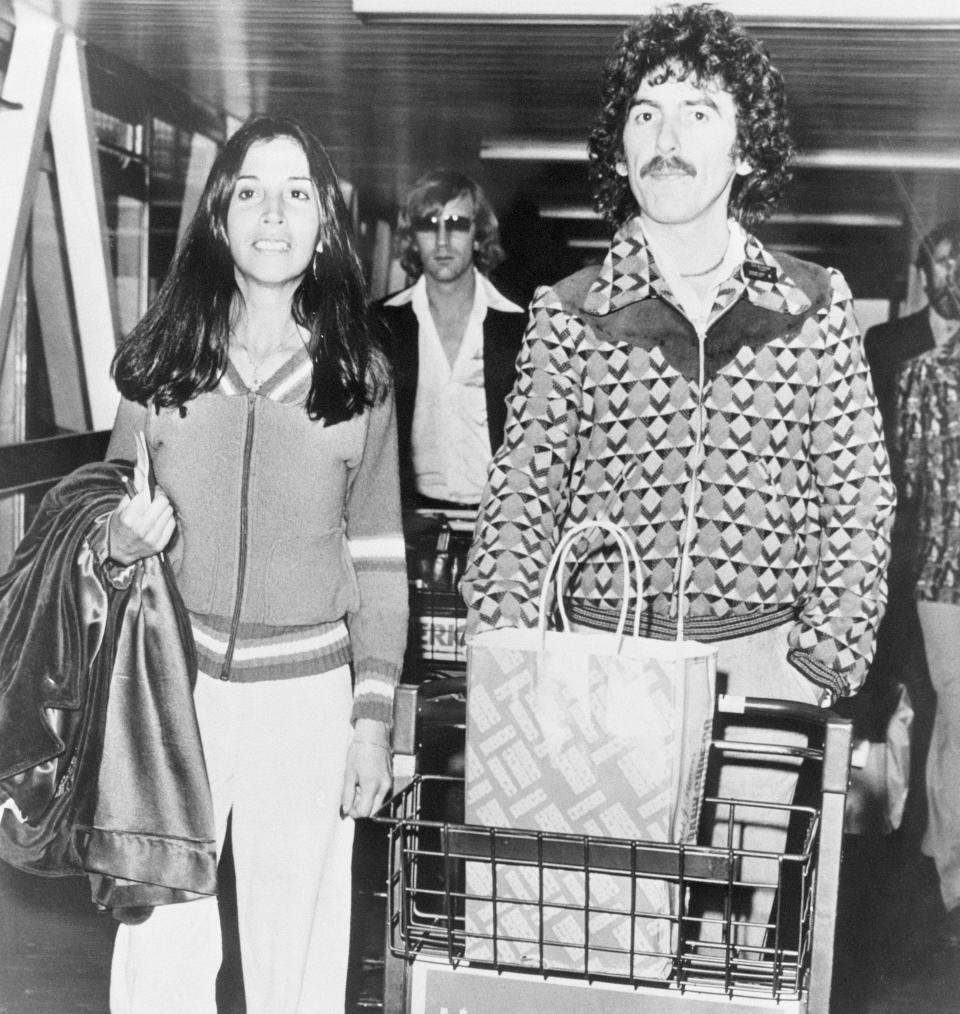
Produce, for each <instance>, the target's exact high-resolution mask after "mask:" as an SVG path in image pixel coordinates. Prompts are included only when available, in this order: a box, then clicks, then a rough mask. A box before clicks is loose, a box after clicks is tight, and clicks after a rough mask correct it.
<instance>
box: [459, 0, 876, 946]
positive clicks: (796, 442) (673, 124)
mask: <svg viewBox="0 0 960 1014" xmlns="http://www.w3.org/2000/svg"><path fill="white" fill-rule="evenodd" d="M791 153H792V145H791V142H790V138H789V135H788V132H787V117H786V112H785V99H784V88H783V81H782V78H781V75H780V73H779V72H778V70H777V69H776V68H775V67H774V66H773V64H772V63H771V62H770V59H769V57H768V55H767V53H766V51H765V50H764V48H763V47H762V45H761V44H760V43H759V42H757V41H756V40H755V39H754V38H752V37H751V36H750V35H748V34H747V33H746V32H745V31H744V30H743V29H741V28H740V27H739V26H738V25H737V24H736V23H735V22H734V20H733V18H732V17H731V16H730V15H729V14H727V13H725V12H722V11H720V10H717V9H715V8H713V7H712V6H710V5H706V4H698V5H694V6H689V7H686V6H680V5H675V6H671V7H668V8H666V9H664V10H661V11H658V12H656V13H654V14H652V15H650V16H648V17H646V18H644V19H643V20H641V21H640V22H639V23H637V24H636V25H634V26H632V27H629V28H627V29H626V30H624V31H623V33H622V34H621V35H620V37H619V39H618V41H617V43H616V45H615V46H614V49H613V51H612V53H611V55H610V57H609V59H608V61H607V63H606V67H605V73H604V78H603V83H602V107H601V111H600V116H599V119H598V122H597V124H596V127H595V129H594V131H593V133H592V135H591V137H590V159H591V171H592V179H593V183H594V188H595V190H594V196H595V203H596V207H597V209H598V210H599V211H600V212H601V213H602V215H603V216H604V217H605V219H606V220H607V221H608V223H609V224H610V225H611V227H612V228H613V229H614V230H615V234H614V236H613V240H612V242H611V246H610V248H609V250H608V252H607V255H606V259H605V260H604V262H603V264H602V265H600V266H595V267H589V268H586V269H584V270H583V271H580V272H579V273H577V274H574V275H572V276H570V277H568V278H566V279H564V280H563V281H561V282H559V283H558V284H557V285H555V286H553V287H549V288H547V287H545V288H541V289H539V290H538V291H537V293H536V294H535V297H534V300H533V303H532V305H531V312H530V321H529V324H528V327H527V332H526V335H525V338H524V345H523V349H522V351H521V354H520V359H519V361H518V365H517V368H518V379H517V383H516V384H515V386H514V388H513V390H512V392H511V394H510V396H509V398H508V415H507V423H506V429H505V437H504V443H503V446H502V447H501V449H500V451H499V452H498V453H497V454H496V455H495V457H494V460H493V462H492V464H491V468H490V472H489V477H488V484H487V487H486V490H485V493H484V497H483V500H482V503H481V508H480V514H479V517H478V522H477V530H476V536H475V539H474V544H473V548H472V550H471V555H470V558H469V560H468V563H467V567H466V569H465V572H464V580H463V591H464V594H465V598H466V601H467V605H468V610H469V613H468V636H472V635H475V634H476V633H478V632H480V631H483V630H488V629H493V628H498V627H511V626H512V627H535V626H536V624H537V612H538V595H539V592H540V586H541V580H542V577H543V574H544V570H545V567H546V564H547V561H548V560H549V558H550V555H551V552H552V550H553V547H554V546H555V544H556V542H557V539H558V537H559V535H560V533H561V531H562V530H563V529H564V528H565V527H566V526H568V525H571V524H575V523H577V522H580V521H584V520H586V519H588V518H591V517H595V516H596V515H598V514H603V515H605V516H607V517H608V518H609V519H610V520H612V521H614V522H616V523H617V524H619V525H621V526H623V527H624V528H625V529H627V530H628V531H629V532H630V533H631V534H632V536H633V538H634V540H635V544H636V547H637V551H638V553H639V555H640V559H641V561H642V563H643V571H644V574H643V577H644V586H643V589H642V596H641V602H640V608H641V610H642V617H641V619H642V624H641V629H642V631H643V633H644V634H646V635H647V636H650V637H656V638H662V639H674V638H677V637H678V627H680V631H681V632H682V635H681V636H685V637H689V638H693V639H696V640H699V641H702V642H711V643H713V644H715V645H716V646H717V647H718V652H719V654H718V660H719V661H718V667H719V669H720V670H721V686H722V687H723V689H725V690H726V691H727V692H728V693H731V694H734V695H741V694H742V695H756V696H762V697H776V698H784V699H790V700H794V701H801V702H807V703H812V704H820V705H828V704H830V703H832V702H833V701H835V700H836V699H837V698H839V697H843V696H849V695H851V694H853V693H855V692H856V690H857V689H858V687H859V686H860V685H861V683H862V681H863V679H864V676H865V674H866V671H867V666H868V664H869V662H870V659H871V656H872V654H873V650H874V638H875V633H876V628H877V625H878V623H879V621H880V617H881V615H882V613H883V609H884V603H885V592H886V589H885V577H884V574H885V570H886V564H887V556H888V541H889V526H890V521H891V517H892V511H893V499H894V494H893V487H892V485H891V481H890V475H889V467H888V461H887V453H886V449H885V445H884V441H883V435H882V431H881V423H880V416H879V412H878V410H877V404H876V399H875V397H874V394H873V388H872V386H871V381H870V375H869V371H868V369H867V364H866V362H865V360H864V356H863V350H862V342H861V336H860V332H859V328H858V326H857V323H856V320H855V317H854V313H853V304H852V300H851V295H850V291H849V289H848V288H847V285H846V282H845V281H844V279H843V278H842V276H841V275H840V274H839V273H838V272H837V271H835V270H833V269H828V268H823V267H820V266H818V265H816V264H811V263H807V262H804V261H800V260H797V259H796V258H793V257H790V256H787V255H786V254H782V253H779V252H776V253H775V252H774V251H772V250H769V249H767V248H766V247H764V245H763V244H762V243H761V242H760V241H759V240H758V239H757V238H756V236H755V235H753V234H752V233H751V232H750V231H749V229H750V228H751V227H752V226H753V225H755V224H756V223H758V222H760V221H761V220H762V219H763V217H764V216H765V215H766V214H767V213H768V212H769V210H770V208H771V207H772V206H773V204H774V202H775V201H776V199H777V197H778V196H779V193H780V191H781V189H782V187H783V185H784V183H785V182H786V181H787V179H788V163H789V160H790V157H791ZM623 588H624V581H623V574H622V568H621V565H620V562H619V553H618V551H617V548H616V546H615V545H612V544H605V545H600V546H595V547H593V549H592V551H590V553H589V555H588V556H587V558H586V559H585V560H584V561H583V563H582V565H581V566H580V567H579V568H578V570H577V572H576V574H575V575H573V576H572V577H571V579H570V581H569V582H568V585H567V593H568V597H569V602H568V607H567V613H568V615H569V616H570V618H571V620H572V621H573V622H575V623H577V624H580V625H582V626H586V627H593V628H602V629H614V628H615V626H616V623H617V619H618V613H619V607H620V602H621V596H622V594H623ZM681 618H682V626H681V625H680V623H679V620H680V619H681ZM728 732H729V734H733V735H738V736H739V735H741V734H742V735H743V736H761V737H762V736H763V735H765V733H764V732H763V731H762V730H754V729H749V728H743V729H736V730H728ZM778 735H780V736H781V738H784V737H783V736H782V734H778ZM762 763H763V762H762V761H760V762H758V761H756V760H754V761H753V762H749V763H746V762H743V758H740V763H736V764H725V765H724V766H723V769H722V771H721V774H720V785H719V794H720V796H724V797H739V798H755V799H756V798H760V799H764V800H766V801H780V802H789V801H790V800H791V799H792V798H793V792H794V787H795V782H796V775H795V770H794V769H793V768H791V767H790V766H789V765H788V764H787V765H781V766H780V767H779V768H772V767H764V766H762ZM768 815H770V811H769V810H767V811H766V812H765V813H764V818H766V817H767V816H768ZM727 823H728V815H726V814H724V813H717V814H715V815H714V835H715V837H714V841H717V842H721V841H726V838H725V834H726V832H727V830H728V828H727ZM735 823H736V826H735V827H734V829H733V834H734V844H736V845H738V846H741V847H744V848H758V849H761V850H766V849H769V850H771V851H779V850H780V849H782V846H783V844H784V841H785V837H784V836H785V831H784V828H783V827H782V821H780V820H779V819H777V817H776V814H774V815H773V816H772V817H771V819H770V820H769V821H766V820H765V819H764V820H761V819H760V818H759V817H757V818H756V819H753V820H750V821H748V822H740V823H737V822H735ZM747 865H750V864H747ZM753 865H754V866H757V865H758V864H753ZM759 867H760V868H754V869H752V870H745V871H744V872H745V873H746V878H747V879H750V877H751V876H756V878H757V880H758V881H761V880H762V881H765V882H767V883H770V882H771V881H772V882H775V881H776V875H777V874H776V869H775V868H772V867H771V864H770V863H767V864H766V866H765V867H764V866H763V863H759ZM773 867H775V864H773ZM770 899H771V892H770V891H768V890H764V891H758V892H752V893H751V896H750V899H748V900H747V901H745V903H744V904H745V909H744V910H743V911H742V912H738V913H735V914H736V915H737V917H738V918H742V919H743V920H744V922H743V923H742V925H743V926H745V925H746V923H747V922H755V923H756V924H757V925H756V927H755V929H756V932H754V933H751V934H742V933H741V934H736V935H737V936H739V937H741V938H746V937H752V939H753V942H757V941H758V939H759V938H760V937H762V934H763V924H764V922H765V920H766V918H767V916H768V914H769V912H770ZM718 926H719V921H718V923H716V924H713V925H712V926H707V925H706V924H705V925H704V927H703V933H704V936H709V935H710V931H711V930H716V929H717V927H718ZM720 928H722V927H720ZM729 935H730V934H728V936H729Z"/></svg>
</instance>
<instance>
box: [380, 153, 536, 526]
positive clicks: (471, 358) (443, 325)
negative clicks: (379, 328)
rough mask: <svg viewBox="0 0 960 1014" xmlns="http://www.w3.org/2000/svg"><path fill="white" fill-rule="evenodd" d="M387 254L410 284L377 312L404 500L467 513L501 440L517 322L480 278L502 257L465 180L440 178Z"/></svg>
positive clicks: (442, 174) (421, 195) (479, 199)
mask: <svg viewBox="0 0 960 1014" xmlns="http://www.w3.org/2000/svg"><path fill="white" fill-rule="evenodd" d="M397 247H398V252H399V256H400V263H401V265H402V266H403V268H404V270H405V271H406V272H407V275H408V276H409V277H412V278H416V279H417V280H416V282H415V283H414V284H413V285H411V286H410V287H409V288H407V289H404V290H403V291H402V292H399V293H397V294H396V295H393V296H390V297H388V298H387V299H386V300H384V301H383V302H382V303H381V305H380V311H381V315H382V317H383V320H384V322H385V323H386V325H387V327H388V329H389V331H390V335H391V338H392V341H391V342H390V345H391V346H392V358H393V363H394V371H395V378H396V398H397V422H398V430H399V438H400V469H401V480H402V488H403V493H404V498H405V502H406V503H407V504H408V505H413V506H422V507H473V506H476V504H477V503H479V501H480V494H481V492H482V490H483V484H484V481H485V480H486V474H487V465H488V464H489V463H490V459H491V457H492V455H493V452H494V451H495V450H496V449H497V448H498V447H499V446H500V444H501V442H502V440H503V424H504V419H505V417H506V406H505V403H504V399H505V398H506V395H507V392H508V391H509V390H510V387H511V386H512V384H513V380H514V376H515V372H514V363H515V361H516V357H517V352H518V351H519V348H520V341H521V338H522V336H523V329H524V325H525V323H526V315H525V313H524V311H523V309H522V308H521V307H519V306H517V305H516V303H513V302H511V301H510V300H509V299H507V298H506V297H505V296H503V295H502V294H501V293H500V292H498V291H497V289H496V288H494V286H493V284H492V283H491V282H490V280H489V278H488V277H487V275H488V274H489V273H490V271H492V270H493V269H494V268H495V267H496V266H497V265H498V264H500V263H501V262H502V260H503V257H504V254H503V250H502V248H501V246H500V235H499V229H498V225H497V217H496V215H495V214H494V211H493V208H492V207H491V206H490V202H489V201H488V200H487V198H486V196H485V194H484V193H483V191H482V190H481V188H480V187H479V185H478V184H477V183H476V182H475V181H474V180H472V179H470V177H468V176H465V175H463V174H462V173H458V172H455V171H452V170H449V169H438V170H434V171H432V172H429V173H427V174H426V175H425V176H422V177H421V178H420V179H419V180H417V182H416V183H415V184H414V185H413V187H412V189H411V190H410V193H409V194H408V195H407V199H406V202H405V204H404V207H403V209H402V211H401V215H400V222H399V226H398V230H397Z"/></svg>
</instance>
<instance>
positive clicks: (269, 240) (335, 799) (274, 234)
mask: <svg viewBox="0 0 960 1014" xmlns="http://www.w3.org/2000/svg"><path fill="white" fill-rule="evenodd" d="M113 374H114V377H115V380H116V383H117V387H118V388H119V390H120V392H121V394H122V395H123V401H122V403H121V406H120V410H119V413H118V416H117V421H116V425H115V427H114V431H113V435H112V438H111V441H110V447H109V450H108V457H111V458H122V459H126V460H131V461H132V460H134V459H135V458H136V457H137V444H138V443H140V442H141V441H140V438H139V434H141V433H142V434H143V438H144V439H143V441H142V444H143V445H145V448H146V451H147V453H148V455H149V459H150V464H151V467H152V477H153V479H154V482H153V483H151V484H150V487H149V488H148V490H147V491H146V492H141V493H138V494H136V495H132V496H130V497H128V498H125V499H124V500H123V501H121V503H120V506H119V507H118V508H117V510H116V511H115V512H114V513H113V514H112V515H111V516H110V518H109V522H108V523H107V525H106V527H105V536H106V537H105V539H104V546H105V549H104V553H103V569H104V571H105V573H106V574H107V575H108V576H109V577H110V579H111V580H112V581H114V582H115V583H117V582H122V581H123V580H125V577H126V574H127V573H128V572H129V570H130V568H131V567H132V565H133V564H135V562H136V561H137V560H138V559H141V558H143V557H146V556H150V555H152V554H154V553H159V552H166V553H167V554H168V558H169V559H170V562H171V564H172V565H173V569H174V572H175V574H176V576H177V584H178V587H179V590H180V592H181V594H182V596H183V599H184V602H185V604H186V606H187V608H188V610H189V613H190V617H191V622H192V629H193V636H194V640H195V642H196V649H197V659H198V670H199V671H198V676H197V683H196V689H195V693H194V701H195V706H196V711H197V718H198V722H199V726H200V733H201V739H202V742H203V748H204V756H205V761H206V766H207V773H208V778H209V782H210V787H211V794H212V797H213V804H214V816H215V819H216V824H217V832H218V843H220V844H222V842H223V839H224V835H225V833H226V827H227V821H228V819H229V820H230V822H231V829H232V830H231V835H232V843H233V853H234V863H235V868H236V880H237V901H238V909H239V925H240V944H241V952H242V966H243V975H244V986H245V990H246V998H247V1009H248V1010H250V1011H256V1012H258V1014H266V1012H283V1014H293V1012H304V1014H305V1012H308V1011H309V1012H310V1014H315V1012H318V1011H342V1010H343V1003H344V1000H343V995H344V984H345V978H346V964H347V948H348V943H349V936H350V934H349V917H350V909H349V905H350V857H351V845H352V820H350V819H349V818H353V817H365V816H368V815H369V814H370V813H371V812H372V811H373V810H374V808H375V807H376V806H377V805H379V803H380V801H382V799H383V797H384V795H385V794H386V792H387V790H388V788H389V784H390V754H389V745H388V743H389V738H388V735H389V723H390V720H391V715H392V697H393V687H394V685H395V683H396V680H397V677H398V675H399V671H400V665H401V662H402V656H403V646H404V640H405V634H406V610H407V604H406V603H407V599H406V594H407V593H406V576H405V569H404V553H403V540H402V535H401V523H400V507H399V489H398V477H397V459H396V423H395V418H394V407H393V395H392V391H391V388H390V382H389V374H388V370H387V368H386V365H385V360H384V358H383V355H382V353H381V351H380V349H379V347H378V344H377V341H376V339H375V336H374V333H373V331H372V329H371V327H370V324H369V317H368V305H367V296H366V290H365V286H364V282H363V276H362V273H361V268H360V263H359V261H358V258H357V255H356V252H355V250H354V247H353V243H352V241H351V237H350V227H349V219H348V216H347V211H346V208H345V206H344V202H343V199H342V197H341V193H340V188H339V184H338V182H337V178H336V176H335V174H334V171H333V168H332V166H331V165H330V162H329V160H328V158H327V155H326V153H325V152H324V150H323V148H322V147H321V145H320V144H319V142H318V141H317V140H316V139H315V138H313V137H312V136H311V135H310V134H309V133H308V132H306V131H305V130H304V129H303V128H302V127H301V126H300V125H299V124H297V123H296V122H294V121H291V120H287V119H275V118H258V119H255V120H252V121H250V122H249V123H247V124H246V125H244V126H243V127H242V128H241V129H240V130H239V131H237V132H236V133H235V134H234V135H233V136H232V137H231V138H230V139H229V141H228V142H227V143H226V145H225V147H224V149H223V151H222V152H221V154H220V156H219V157H218V159H217V160H216V163H215V165H214V167H213V169H212V171H211V173H210V177H209V179H208V180H207V184H206V187H205V189H204V192H203V195H202V197H201V200H200V205H199V208H198V210H197V212H196V214H195V216H194V219H193V222H192V224H191V226H190V229H189V231H188V233H187V235H186V237H185V240H184V243H183V245H182V247H181V250H180V252H179V254H178V256H177V258H176V261H175V263H174V265H173V267H172V269H171V271H170V274H169V276H168V278H167V280H166V281H165V283H164V285H163V287H162V289H161V291H160V293H159V295H158V297H157V299H156V301H155V303H154V304H153V306H152V308H151V309H150V311H149V312H148V313H147V314H146V316H145V317H144V318H143V320H142V321H141V322H140V324H139V325H138V326H137V327H136V328H135V329H134V330H133V332H132V333H131V334H130V335H129V337H128V338H127V339H126V340H125V341H124V342H123V343H122V345H121V346H120V348H119V349H118V351H117V354H116V357H115V360H114V364H113ZM141 457H143V451H142V450H141ZM351 667H352V673H351ZM351 677H352V678H351ZM220 960H221V946H220V932H219V920H218V913H217V908H216V905H215V903H214V902H213V901H212V900H211V901H193V902H189V903H186V904H179V905H166V906H162V907H160V908H157V909H156V910H154V911H153V912H152V914H150V915H149V917H148V918H146V919H145V920H144V921H143V922H142V923H140V924H125V925H122V926H121V927H120V930H119V932H118V936H117V943H116V948H115V953H114V964H113V975H112V982H111V1010H112V1011H113V1014H121V1012H130V1014H144V1012H154V1011H155V1012H158V1014H159V1012H163V1014H170V1012H171V1011H184V1012H187V1011H189V1012H190V1014H203V1012H207V1011H209V1012H211V1014H212V1012H215V1010H216V1003H215V980H216V975H217V971H218V968H219V965H220Z"/></svg>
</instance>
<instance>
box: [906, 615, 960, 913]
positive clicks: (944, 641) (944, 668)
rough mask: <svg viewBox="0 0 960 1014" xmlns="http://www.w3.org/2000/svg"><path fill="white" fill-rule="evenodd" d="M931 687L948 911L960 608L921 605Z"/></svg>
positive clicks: (935, 840) (936, 806)
mask: <svg viewBox="0 0 960 1014" xmlns="http://www.w3.org/2000/svg"><path fill="white" fill-rule="evenodd" d="M917 615H918V616H919V618H920V629H921V631H922V632H923V650H924V653H925V654H926V657H927V669H928V670H929V672H930V682H931V683H932V684H933V689H934V691H935V692H936V695H937V704H936V709H935V711H934V715H933V731H932V732H931V735H930V751H929V753H928V754H927V829H926V833H925V834H924V837H923V851H924V852H925V853H926V855H928V856H932V857H933V861H934V863H935V864H936V867H937V875H938V876H939V878H940V894H941V896H942V897H943V904H944V906H945V907H946V909H947V911H948V912H949V911H952V910H953V909H955V908H957V907H958V906H960V606H955V605H952V604H950V603H949V602H918V603H917Z"/></svg>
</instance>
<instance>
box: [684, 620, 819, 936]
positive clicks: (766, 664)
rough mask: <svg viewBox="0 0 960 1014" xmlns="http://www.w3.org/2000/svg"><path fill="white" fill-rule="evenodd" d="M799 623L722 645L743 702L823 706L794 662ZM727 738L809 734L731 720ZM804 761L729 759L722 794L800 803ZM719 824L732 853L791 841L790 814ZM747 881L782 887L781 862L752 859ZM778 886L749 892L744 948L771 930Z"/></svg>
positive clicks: (717, 830) (732, 687) (764, 811)
mask: <svg viewBox="0 0 960 1014" xmlns="http://www.w3.org/2000/svg"><path fill="white" fill-rule="evenodd" d="M792 626H793V624H792V623H788V624H784V625H782V626H780V627H775V628H774V629H772V630H765V631H763V632H761V633H759V634H751V635H749V636H747V637H739V638H734V639H731V640H729V641H720V642H719V643H717V644H716V647H717V649H718V654H717V670H718V673H719V674H724V675H725V679H724V678H723V675H721V677H720V680H719V682H720V688H721V689H722V690H725V692H726V693H728V694H733V695H735V696H743V697H774V698H779V699H781V700H787V701H798V702H800V703H803V704H816V703H817V700H818V698H819V695H820V688H819V687H817V686H816V685H815V684H814V683H812V682H811V681H810V680H808V679H807V678H806V677H805V676H803V675H801V674H800V673H799V672H797V670H796V669H794V667H793V666H792V665H790V663H789V662H788V661H787V650H788V649H787V633H788V632H789V630H790V629H791V627H792ZM724 739H727V740H737V741H741V742H742V741H746V742H753V743H776V744H778V745H796V746H802V745H805V744H806V740H807V736H806V734H804V733H802V732H800V731H796V732H795V731H793V730H789V731H784V730H783V729H771V728H767V727H764V726H762V725H756V726H754V725H747V724H744V725H737V724H736V723H734V722H729V723H728V724H727V726H726V732H725V734H724ZM797 775H798V763H797V762H796V761H795V760H793V759H787V758H784V759H783V760H782V761H781V760H780V759H779V758H778V759H777V760H776V761H772V760H771V759H769V758H762V757H761V758H756V759H753V760H744V759H740V758H733V757H729V756H728V758H727V759H726V760H725V761H724V762H723V763H722V766H721V768H720V777H719V787H718V790H717V795H718V796H720V797H723V798H729V799H742V800H757V801H761V802H764V803H792V802H793V796H794V792H795V790H796V785H797ZM717 810H718V812H717V813H716V815H715V820H714V822H713V828H712V836H711V840H710V844H711V845H714V846H717V847H722V848H725V847H727V845H728V843H729V844H730V845H732V846H733V847H734V848H737V849H748V850H756V851H759V852H771V853H772V852H777V853H780V852H783V850H784V847H785V845H786V841H787V825H788V823H789V813H788V812H787V811H784V810H775V809H770V808H758V809H753V808H743V809H742V810H738V812H737V814H736V815H735V816H734V819H733V821H732V822H731V820H730V814H729V813H726V812H725V811H724V809H723V808H721V807H718V808H717ZM740 876H741V878H742V879H743V880H744V881H747V882H750V883H754V884H769V885H775V884H776V883H777V876H778V866H777V863H776V861H775V860H771V859H765V858H763V857H747V858H744V859H743V861H742V863H741V868H740ZM775 890H776V888H775V887H774V886H770V887H765V886H764V887H756V888H755V889H753V890H752V891H745V892H744V897H743V898H742V899H740V900H741V902H742V904H743V909H742V910H741V911H738V912H736V913H735V914H736V918H737V920H738V921H740V922H741V923H751V924H754V926H753V927H751V928H750V929H749V930H748V931H746V932H740V933H738V934H737V938H738V939H737V942H739V943H743V944H749V945H750V946H754V947H756V946H760V945H761V944H762V943H763V937H764V929H763V925H764V924H765V923H766V921H767V920H768V919H769V917H770V912H771V909H772V906H773V899H774V895H775ZM704 914H705V916H706V917H707V918H709V919H719V918H720V912H719V911H718V910H715V909H713V907H712V906H711V905H709V904H708V911H707V912H705V913H704ZM721 931H722V926H721V925H720V924H719V922H716V923H710V924H707V925H705V926H704V927H703V933H702V934H701V939H702V940H717V939H719V938H720V936H721V935H722V933H721Z"/></svg>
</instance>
